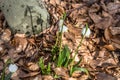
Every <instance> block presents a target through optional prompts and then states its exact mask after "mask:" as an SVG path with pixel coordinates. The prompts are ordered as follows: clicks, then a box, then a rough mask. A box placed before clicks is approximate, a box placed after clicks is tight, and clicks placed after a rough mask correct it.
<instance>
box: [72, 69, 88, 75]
mask: <svg viewBox="0 0 120 80" xmlns="http://www.w3.org/2000/svg"><path fill="white" fill-rule="evenodd" d="M75 71H81V72H85V73H86V74H87V75H89V72H88V70H87V69H86V68H79V67H73V68H72V71H71V73H72V74H73V72H75Z"/></svg>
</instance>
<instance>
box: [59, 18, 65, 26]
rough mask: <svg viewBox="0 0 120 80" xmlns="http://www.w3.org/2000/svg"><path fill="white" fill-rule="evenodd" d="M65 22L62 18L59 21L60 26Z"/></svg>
mask: <svg viewBox="0 0 120 80" xmlns="http://www.w3.org/2000/svg"><path fill="white" fill-rule="evenodd" d="M63 22H64V20H63V19H60V20H59V23H58V26H59V27H62V25H63Z"/></svg>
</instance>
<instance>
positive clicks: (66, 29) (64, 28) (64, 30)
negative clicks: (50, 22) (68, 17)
mask: <svg viewBox="0 0 120 80" xmlns="http://www.w3.org/2000/svg"><path fill="white" fill-rule="evenodd" d="M61 29H62V27H60V29H59V31H61ZM67 31H68V28H67V27H66V26H65V25H63V29H62V32H67Z"/></svg>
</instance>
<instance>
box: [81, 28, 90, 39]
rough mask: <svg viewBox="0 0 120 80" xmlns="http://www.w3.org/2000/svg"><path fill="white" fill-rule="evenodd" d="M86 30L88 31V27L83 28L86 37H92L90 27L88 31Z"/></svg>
mask: <svg viewBox="0 0 120 80" xmlns="http://www.w3.org/2000/svg"><path fill="white" fill-rule="evenodd" d="M85 32H86V27H84V28H83V29H82V35H85V37H90V34H91V31H90V29H89V28H88V29H87V32H86V33H85Z"/></svg>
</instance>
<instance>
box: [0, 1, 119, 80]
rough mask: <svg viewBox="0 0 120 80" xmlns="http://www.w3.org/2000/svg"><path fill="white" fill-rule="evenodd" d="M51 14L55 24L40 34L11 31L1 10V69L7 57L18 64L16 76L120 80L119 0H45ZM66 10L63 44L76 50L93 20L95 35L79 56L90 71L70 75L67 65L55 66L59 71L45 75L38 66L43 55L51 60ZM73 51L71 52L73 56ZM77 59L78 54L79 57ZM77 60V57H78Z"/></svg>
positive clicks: (51, 79)
mask: <svg viewBox="0 0 120 80" xmlns="http://www.w3.org/2000/svg"><path fill="white" fill-rule="evenodd" d="M44 1H45V3H46V7H47V9H48V11H49V13H50V15H51V21H50V22H51V23H50V24H51V27H50V28H49V29H47V30H46V31H43V32H42V33H40V35H38V36H37V37H25V36H21V35H20V34H17V36H16V35H15V34H14V35H13V34H11V31H10V29H9V28H8V25H7V23H6V21H5V18H4V15H3V13H2V11H0V73H2V69H3V68H4V66H3V65H5V62H6V60H7V59H9V58H10V59H11V60H12V61H13V62H14V63H16V64H17V65H18V71H17V72H15V74H14V75H13V76H12V77H11V79H12V80H20V79H22V80H59V79H60V80H119V79H120V1H119V0H44ZM64 12H67V17H66V20H65V22H64V24H65V26H67V28H68V31H67V32H64V33H63V38H62V39H63V40H62V43H63V45H65V44H67V45H68V47H69V49H70V51H71V52H72V55H73V53H74V52H75V49H76V48H77V46H78V44H79V41H80V40H81V38H82V34H81V31H82V28H83V27H84V26H85V24H86V23H88V24H89V28H90V29H91V35H90V37H89V38H86V39H84V41H83V42H82V45H81V47H80V48H79V50H78V55H77V58H79V59H80V58H81V57H82V61H81V63H80V65H79V66H80V67H85V68H86V69H87V70H88V71H89V75H90V77H89V76H87V75H86V74H84V73H83V72H75V73H74V74H73V76H71V77H70V76H69V71H68V70H67V68H62V67H58V68H55V64H54V63H51V67H52V72H55V73H56V77H57V78H56V77H55V75H42V73H41V70H40V68H39V66H38V61H39V58H40V57H43V59H44V64H45V65H47V64H48V63H49V62H51V56H52V55H51V49H52V46H53V45H54V44H55V40H56V31H57V30H59V29H58V21H59V20H60V17H61V16H62V14H63V13H64ZM72 55H71V56H72ZM75 59H76V58H75ZM75 61H77V60H75ZM6 73H8V71H6Z"/></svg>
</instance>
